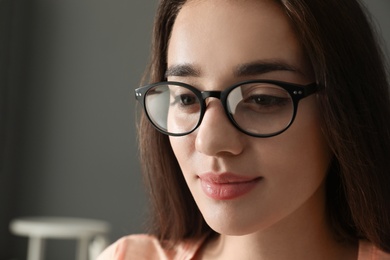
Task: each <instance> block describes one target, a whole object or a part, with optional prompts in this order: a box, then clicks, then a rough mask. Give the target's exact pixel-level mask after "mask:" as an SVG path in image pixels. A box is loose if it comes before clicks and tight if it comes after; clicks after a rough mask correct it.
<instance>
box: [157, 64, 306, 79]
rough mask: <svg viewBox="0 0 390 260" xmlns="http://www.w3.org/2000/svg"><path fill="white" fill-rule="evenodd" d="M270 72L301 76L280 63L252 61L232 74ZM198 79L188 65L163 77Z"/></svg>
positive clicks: (295, 70) (167, 72) (250, 74)
mask: <svg viewBox="0 0 390 260" xmlns="http://www.w3.org/2000/svg"><path fill="white" fill-rule="evenodd" d="M272 71H292V72H297V73H300V74H303V73H302V72H301V71H300V70H299V69H298V68H296V67H294V66H292V65H290V64H288V63H286V62H283V61H280V60H275V61H254V62H249V63H243V64H239V65H238V66H237V67H236V68H235V69H234V70H233V74H234V76H236V77H244V76H256V75H261V74H265V73H268V72H272ZM173 76H176V77H200V76H201V70H200V69H199V68H197V67H195V66H194V65H192V64H190V63H184V64H177V65H172V66H170V67H169V68H168V69H167V70H166V72H165V77H173Z"/></svg>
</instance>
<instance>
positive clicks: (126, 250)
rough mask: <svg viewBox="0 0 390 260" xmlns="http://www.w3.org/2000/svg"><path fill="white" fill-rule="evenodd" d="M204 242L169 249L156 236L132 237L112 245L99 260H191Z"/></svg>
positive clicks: (183, 244)
mask: <svg viewBox="0 0 390 260" xmlns="http://www.w3.org/2000/svg"><path fill="white" fill-rule="evenodd" d="M203 240H204V239H200V240H199V239H198V240H186V241H183V242H181V243H180V244H178V245H177V246H175V247H173V248H171V249H167V248H165V247H164V246H163V245H162V244H161V243H160V241H159V240H158V239H157V238H156V237H154V236H150V235H144V234H140V235H130V236H126V237H123V238H121V239H119V240H118V241H116V242H115V243H114V244H112V245H110V246H109V247H108V248H107V249H106V250H105V251H104V252H103V253H102V254H101V255H100V256H99V257H98V258H97V260H108V259H109V260H114V259H115V260H126V259H140V260H142V259H175V260H176V259H177V260H179V259H183V260H184V259H191V258H192V257H193V256H194V255H195V253H196V251H197V250H198V249H199V247H200V246H201V243H202V241H203Z"/></svg>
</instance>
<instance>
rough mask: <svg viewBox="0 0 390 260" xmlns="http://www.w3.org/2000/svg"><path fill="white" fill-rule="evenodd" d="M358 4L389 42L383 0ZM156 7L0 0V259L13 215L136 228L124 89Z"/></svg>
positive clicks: (55, 254)
mask: <svg viewBox="0 0 390 260" xmlns="http://www.w3.org/2000/svg"><path fill="white" fill-rule="evenodd" d="M366 2H367V4H368V7H369V8H370V10H372V12H373V13H374V15H375V16H376V20H377V22H378V24H379V26H380V27H381V31H382V34H383V37H384V39H385V41H386V42H387V46H388V47H387V49H390V29H389V27H390V16H389V15H388V14H389V13H390V12H389V11H390V1H388V0H366ZM156 4H157V1H145V0H115V1H107V0H84V1H79V0H55V1H54V0H14V1H12V0H0V22H1V26H0V33H1V37H2V41H1V44H0V51H1V52H2V53H10V55H11V54H12V55H11V56H7V57H6V58H4V57H3V56H1V60H0V62H1V63H0V64H1V65H2V67H1V69H0V76H1V77H0V84H4V86H7V88H6V89H7V91H6V92H4V91H2V92H1V95H2V99H0V100H1V103H0V105H1V108H2V111H3V109H5V108H6V109H7V113H6V114H7V115H8V116H7V117H6V118H5V117H3V113H2V118H1V124H2V128H1V131H2V136H7V137H6V138H3V139H1V141H2V144H3V145H4V146H2V148H3V149H2V151H5V149H6V150H7V151H6V152H5V153H2V158H1V160H2V161H1V166H2V168H1V170H2V173H1V179H0V185H1V186H0V192H1V193H0V194H1V198H0V203H1V204H0V209H1V213H0V259H10V258H11V257H13V258H18V259H24V258H25V251H26V247H27V240H26V239H25V238H20V237H15V236H11V235H10V234H9V233H8V230H7V225H8V221H9V220H10V219H11V218H13V217H17V216H25V215H55V216H74V217H87V218H97V219H103V220H107V221H109V222H110V223H111V224H112V227H113V230H112V233H111V237H110V238H111V240H112V241H113V240H115V239H117V238H119V237H120V236H123V235H126V234H129V233H135V232H142V231H143V228H142V224H143V221H144V217H145V212H146V204H147V201H146V196H145V194H144V192H143V187H142V181H141V175H140V167H139V163H138V154H137V143H136V133H135V114H136V110H135V100H134V97H133V89H134V88H135V87H136V86H138V85H139V82H140V78H141V75H142V72H143V70H144V68H145V66H146V62H147V60H148V57H149V54H148V53H149V48H150V36H151V28H152V18H153V14H154V11H155V7H156ZM5 36H7V37H5ZM11 43H12V44H11ZM3 63H4V64H3ZM1 89H2V90H3V89H4V88H1ZM4 97H6V98H4ZM4 133H7V135H4ZM4 147H5V148H4ZM74 246H75V245H74V244H73V243H72V242H70V241H53V242H50V243H49V244H48V250H47V254H48V259H57V260H61V259H73V254H74Z"/></svg>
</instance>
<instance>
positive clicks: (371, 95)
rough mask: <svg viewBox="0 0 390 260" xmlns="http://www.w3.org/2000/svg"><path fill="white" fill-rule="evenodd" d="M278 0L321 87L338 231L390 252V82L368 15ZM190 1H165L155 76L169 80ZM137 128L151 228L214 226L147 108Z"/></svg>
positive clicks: (161, 232)
mask: <svg viewBox="0 0 390 260" xmlns="http://www.w3.org/2000/svg"><path fill="white" fill-rule="evenodd" d="M275 1H276V2H278V3H279V4H280V5H281V7H282V8H283V10H284V11H285V13H286V15H287V16H288V17H289V18H290V20H291V23H292V25H293V26H294V28H295V30H296V34H297V37H298V39H300V41H301V44H302V45H303V48H304V49H305V51H306V53H307V56H308V58H309V60H310V62H311V64H312V67H313V71H314V73H315V77H316V81H317V83H318V84H319V85H320V86H321V90H320V91H319V93H318V101H319V106H320V111H321V114H322V122H323V125H322V128H323V131H324V135H325V137H326V138H327V140H328V143H329V145H330V147H331V149H332V151H333V153H334V159H333V162H332V164H331V166H330V170H329V174H328V180H327V206H328V212H329V219H330V221H331V224H332V226H333V228H334V231H335V234H336V235H337V236H338V238H339V239H341V240H344V241H355V240H356V239H359V238H365V239H368V240H370V241H371V242H373V243H374V244H375V245H377V246H378V247H380V248H382V249H383V250H385V251H388V252H390V188H389V186H390V127H389V120H390V100H389V90H388V87H389V86H388V81H387V75H386V66H385V62H384V60H383V59H384V58H383V57H384V55H383V53H381V51H380V47H379V46H378V43H377V40H376V37H375V34H374V31H373V29H372V27H371V23H370V19H369V18H368V16H367V14H366V12H365V11H364V7H362V5H361V4H359V2H358V1H357V0H343V1H340V0H327V1H323V0H275ZM185 2H186V1H185V0H162V1H161V2H160V5H159V8H158V11H157V16H156V20H155V25H154V33H153V35H154V38H153V45H152V59H151V62H150V67H149V69H148V76H149V81H150V82H158V81H163V80H166V79H165V76H164V74H165V70H166V66H167V60H166V55H167V46H168V42H169V37H170V34H171V30H172V27H173V24H174V21H175V18H176V16H177V14H178V12H179V11H180V8H181V7H182V6H183V5H184V4H185ZM330 17H331V18H330ZM138 130H139V137H140V152H141V162H142V167H143V172H144V176H145V180H146V184H147V185H148V188H149V192H150V197H151V203H152V210H153V211H152V217H153V219H152V223H151V226H150V227H151V229H152V230H151V232H152V233H153V234H155V235H157V237H159V238H160V239H161V240H170V241H173V242H178V241H180V240H182V239H185V238H188V237H199V236H202V235H203V234H205V233H206V232H212V231H211V229H210V228H209V227H208V226H207V224H206V223H205V221H204V219H203V217H202V215H201V213H200V211H199V210H198V208H197V206H196V204H195V202H194V200H193V198H192V195H191V193H190V191H189V189H188V188H187V185H186V183H185V181H184V177H183V175H182V172H181V170H180V167H179V165H178V163H177V160H176V158H175V156H174V153H173V151H172V149H171V146H170V143H169V139H168V137H167V136H166V135H163V134H161V133H159V132H158V131H157V130H155V129H154V128H153V127H152V125H151V124H150V123H149V121H148V119H147V118H146V116H145V115H144V114H142V115H141V120H140V123H139V129H138Z"/></svg>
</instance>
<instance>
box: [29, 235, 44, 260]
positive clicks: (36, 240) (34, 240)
mask: <svg viewBox="0 0 390 260" xmlns="http://www.w3.org/2000/svg"><path fill="white" fill-rule="evenodd" d="M44 250H45V241H44V240H43V239H42V238H40V237H30V239H29V241H28V252H27V260H43V254H44Z"/></svg>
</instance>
